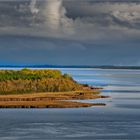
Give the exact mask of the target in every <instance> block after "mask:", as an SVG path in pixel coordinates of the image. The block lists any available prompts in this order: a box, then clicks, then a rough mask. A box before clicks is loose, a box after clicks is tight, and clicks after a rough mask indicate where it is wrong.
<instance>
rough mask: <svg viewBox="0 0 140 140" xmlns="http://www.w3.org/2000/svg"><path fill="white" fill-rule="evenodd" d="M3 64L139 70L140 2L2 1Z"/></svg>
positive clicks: (0, 54)
mask: <svg viewBox="0 0 140 140" xmlns="http://www.w3.org/2000/svg"><path fill="white" fill-rule="evenodd" d="M0 64H52V65H137V66H138V65H139V66H140V2H139V1H137V0H0Z"/></svg>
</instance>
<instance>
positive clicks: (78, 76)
mask: <svg viewBox="0 0 140 140" xmlns="http://www.w3.org/2000/svg"><path fill="white" fill-rule="evenodd" d="M61 70H62V72H63V73H70V74H71V75H72V76H73V77H74V79H75V80H77V81H78V82H80V83H87V84H90V85H96V86H103V87H104V90H103V91H102V94H103V95H109V96H111V98H110V99H97V100H89V101H88V100H87V101H85V102H105V103H106V104H107V106H105V107H90V108H79V109H1V110H0V140H25V139H26V140H46V139H48V140H94V139H100V140H101V139H106V140H117V139H120V140H124V139H125V140H127V139H128V140H130V139H132V140H140V70H101V69H61Z"/></svg>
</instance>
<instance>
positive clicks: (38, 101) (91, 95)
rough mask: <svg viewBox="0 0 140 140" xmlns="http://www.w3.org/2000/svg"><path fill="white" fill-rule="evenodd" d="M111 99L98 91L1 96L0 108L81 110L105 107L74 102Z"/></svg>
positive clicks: (97, 104)
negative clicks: (81, 108) (82, 108)
mask: <svg viewBox="0 0 140 140" xmlns="http://www.w3.org/2000/svg"><path fill="white" fill-rule="evenodd" d="M99 98H109V97H108V96H103V95H100V93H99V92H97V91H96V90H91V91H71V92H46V93H28V94H16V95H0V108H80V107H91V106H105V105H106V104H104V103H82V102H80V101H79V102H78V101H72V100H90V99H99Z"/></svg>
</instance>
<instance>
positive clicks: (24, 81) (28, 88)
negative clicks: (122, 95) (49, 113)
mask: <svg viewBox="0 0 140 140" xmlns="http://www.w3.org/2000/svg"><path fill="white" fill-rule="evenodd" d="M100 89H101V88H96V87H91V86H89V85H86V84H79V83H77V82H76V81H75V80H74V79H73V78H72V77H71V75H69V74H62V73H61V71H60V70H52V69H40V70H37V69H35V70H33V69H27V68H24V69H21V70H0V108H78V107H91V106H105V104H104V103H84V102H80V100H88V99H97V98H108V97H107V96H102V95H100ZM78 100H79V101H78Z"/></svg>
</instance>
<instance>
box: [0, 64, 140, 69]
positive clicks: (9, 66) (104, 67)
mask: <svg viewBox="0 0 140 140" xmlns="http://www.w3.org/2000/svg"><path fill="white" fill-rule="evenodd" d="M0 68H99V69H128V70H129V69H130V70H140V66H90V65H88V66H84V65H83V66H80V65H79V66H76V65H68V66H64V65H0Z"/></svg>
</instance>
